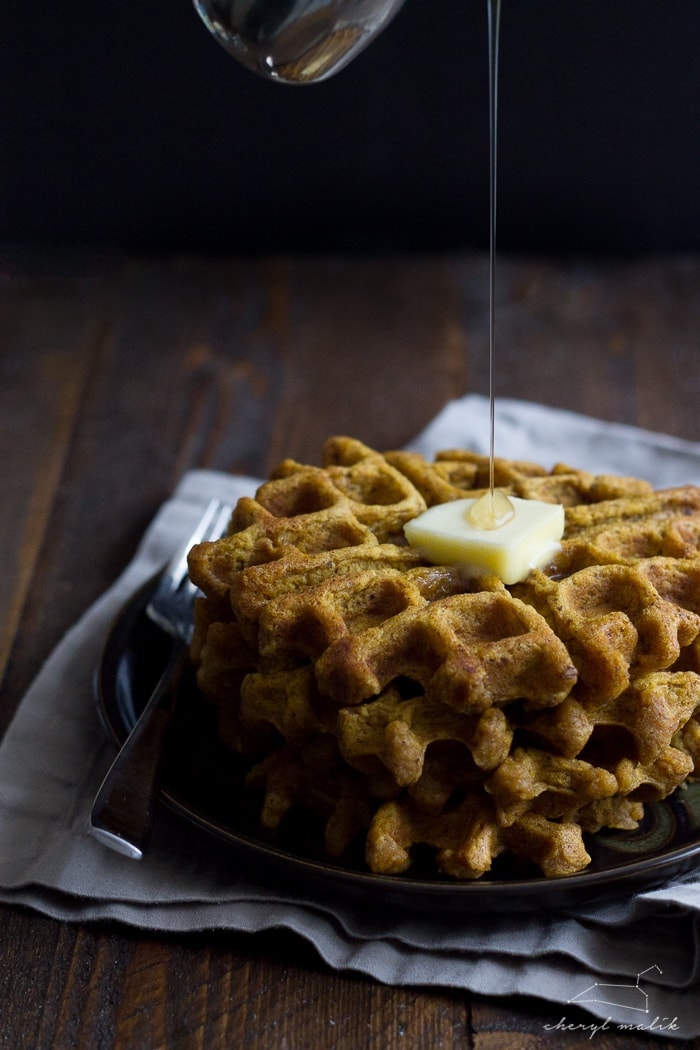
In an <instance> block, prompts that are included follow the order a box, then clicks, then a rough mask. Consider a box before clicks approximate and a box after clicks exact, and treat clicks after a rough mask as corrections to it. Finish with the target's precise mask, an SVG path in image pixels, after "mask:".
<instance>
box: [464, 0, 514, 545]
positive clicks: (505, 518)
mask: <svg viewBox="0 0 700 1050" xmlns="http://www.w3.org/2000/svg"><path fill="white" fill-rule="evenodd" d="M486 3H487V5H488V22H489V489H488V492H486V493H484V495H483V496H482V497H481V499H479V500H477V501H476V503H475V504H474V505H473V506H472V508H471V510H470V511H469V520H470V521H471V523H472V525H476V526H477V527H478V528H480V529H498V528H500V527H501V526H502V525H505V524H506V523H507V522H509V521H511V520H512V518H513V517H514V516H515V508H514V507H513V504H512V503H511V501H510V500H509V499H508V497H507V496H506V494H505V492H499V491H497V490H496V488H495V458H496V453H495V448H496V423H495V418H496V185H497V155H498V150H497V144H498V43H499V35H500V22H501V0H486Z"/></svg>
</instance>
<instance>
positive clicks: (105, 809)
mask: <svg viewBox="0 0 700 1050" xmlns="http://www.w3.org/2000/svg"><path fill="white" fill-rule="evenodd" d="M187 658H188V653H187V646H186V645H185V644H184V643H181V642H179V641H178V642H174V643H173V650H172V653H171V656H170V659H169V661H168V664H167V666H166V668H165V670H164V671H163V674H162V675H161V677H160V679H159V681H158V684H157V685H156V687H155V689H154V691H153V693H152V695H151V697H150V699H149V701H148V703H147V704H146V706H145V707H144V709H143V711H142V712H141V715H140V716H139V718H138V719H137V721H136V723H135V724H134V727H133V729H132V730H131V732H130V733H129V736H128V737H127V739H126V741H125V742H124V744H123V745H122V748H121V750H120V751H119V753H118V754H117V757H116V758H115V760H114V762H113V763H112V765H111V767H110V769H109V771H108V773H107V776H106V777H105V778H104V780H103V782H102V786H101V787H100V789H99V791H98V792H97V795H96V796H95V801H94V802H93V805H92V810H91V812H90V818H89V822H88V831H89V832H90V834H91V835H92V836H93V837H94V838H96V839H98V841H100V842H101V843H102V844H103V845H105V846H109V847H110V849H113V850H116V852H117V853H122V854H124V855H125V856H127V857H131V858H132V859H133V860H140V859H141V858H142V857H143V853H144V850H145V848H146V845H147V843H148V839H149V837H150V834H151V828H152V826H153V812H154V809H155V803H156V799H157V796H158V789H159V787H160V766H161V756H162V745H163V737H164V735H165V731H166V729H167V727H168V724H169V722H170V716H171V714H172V709H173V706H174V700H175V692H176V689H175V685H176V683H177V681H178V679H179V677H180V674H181V673H182V671H183V670H184V667H185V664H186V662H187Z"/></svg>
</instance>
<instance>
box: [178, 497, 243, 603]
mask: <svg viewBox="0 0 700 1050" xmlns="http://www.w3.org/2000/svg"><path fill="white" fill-rule="evenodd" d="M222 508H225V505H224V504H223V503H222V502H221V500H218V499H212V500H210V501H209V504H208V506H207V508H206V510H205V511H204V514H203V515H202V517H201V518H200V520H199V521H198V522H197V526H196V528H195V529H194V530H193V532H192V533H191V534H190V535H189V536H188V537H187V539H186V540H185V542H184V543H183V544H182V546H181V547H179V548H178V549H177V550H176V551H175V554H174V555H173V556H172V558H171V559H170V561H169V562H168V565H167V568H166V570H165V572H164V573H163V577H162V579H163V582H164V583H166V584H167V583H169V584H170V586H172V587H175V586H177V585H179V584H180V582H181V581H182V580H183V579H185V577H186V576H187V555H188V554H189V551H190V548H191V547H194V545H195V544H196V543H201V542H202V541H203V540H205V539H207V538H210V537H211V536H212V535H214V533H213V531H212V529H213V527H214V526H215V524H216V523H217V521H218V520H219V516H220V515H221V513H222ZM225 510H227V511H228V513H230V510H229V508H227V507H226V508H225ZM224 524H225V523H224ZM221 528H222V529H223V525H222V526H221Z"/></svg>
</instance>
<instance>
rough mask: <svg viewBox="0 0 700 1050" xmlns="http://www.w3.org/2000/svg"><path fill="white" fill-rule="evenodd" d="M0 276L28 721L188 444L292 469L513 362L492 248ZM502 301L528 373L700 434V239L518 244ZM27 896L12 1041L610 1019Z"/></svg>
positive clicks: (251, 1044)
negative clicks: (682, 243) (591, 245)
mask: <svg viewBox="0 0 700 1050" xmlns="http://www.w3.org/2000/svg"><path fill="white" fill-rule="evenodd" d="M0 296H1V298H0V368H1V370H2V371H1V375H2V380H1V382H0V462H1V463H2V474H3V499H2V502H1V503H0V543H1V545H2V550H3V570H2V589H1V591H0V622H1V624H2V632H1V634H0V672H1V673H2V676H3V678H2V698H1V701H0V732H1V731H4V729H5V728H6V726H7V724H8V722H9V720H10V719H11V717H12V714H13V712H14V711H15V709H16V707H17V705H18V703H19V702H20V700H21V697H22V695H23V693H24V691H25V690H26V688H27V686H28V685H29V683H30V682H31V680H32V678H33V677H34V675H35V674H36V672H37V671H38V669H39V667H40V665H41V663H42V661H43V660H44V659H45V657H46V656H47V655H48V654H49V653H50V651H51V649H52V648H53V646H54V645H55V644H56V643H57V642H58V641H59V639H60V637H61V635H62V633H63V632H64V631H65V630H66V629H67V628H68V627H69V626H70V625H71V624H72V623H73V622H74V621H75V619H76V618H77V617H78V616H79V615H80V614H81V613H82V612H83V611H84V610H85V608H86V607H87V606H88V605H89V604H90V603H91V602H92V601H93V599H95V598H97V596H98V595H99V594H100V593H101V592H102V591H103V590H104V588H105V587H106V586H107V585H108V584H109V583H110V582H111V581H112V580H113V579H114V578H115V576H116V575H117V574H118V573H119V571H120V570H121V569H122V568H123V566H124V565H125V564H126V563H127V562H128V560H129V558H130V556H131V554H132V552H133V551H134V549H135V546H136V544H137V542H138V540H139V537H140V536H141V534H142V532H143V530H144V528H145V527H146V525H147V523H148V521H149V520H150V518H151V517H152V515H153V514H154V512H155V511H156V509H157V507H158V506H159V504H160V503H161V501H162V500H163V499H164V498H165V497H166V496H167V495H168V493H169V492H170V490H171V489H172V488H173V486H174V484H175V483H176V481H177V480H178V478H179V477H180V475H181V474H182V472H183V471H184V470H186V469H187V468H189V467H202V466H206V467H213V468H220V469H224V470H230V471H242V472H246V473H250V474H254V475H264V474H265V473H267V472H268V470H269V469H270V468H271V467H272V466H273V465H274V464H275V463H276V462H277V461H278V460H279V459H281V458H282V457H283V456H285V455H290V456H294V457H296V458H297V459H300V460H306V461H309V462H315V461H317V459H318V454H319V449H320V446H321V444H322V442H323V440H324V438H325V437H326V436H327V435H329V434H333V433H348V434H352V435H355V436H357V437H360V438H361V439H362V440H364V441H365V442H367V443H368V444H370V445H372V446H374V447H378V448H389V447H397V446H400V445H401V444H403V443H404V442H406V441H407V440H408V439H409V438H410V437H411V436H412V435H413V434H415V433H416V432H417V431H418V430H419V429H420V428H421V427H423V426H424V425H425V424H426V423H427V422H428V421H429V420H430V419H431V417H432V416H434V414H435V413H436V412H437V411H438V410H439V409H440V408H441V407H442V405H444V403H445V402H446V401H447V400H448V399H449V398H452V397H454V396H456V395H460V394H462V393H465V392H468V391H476V392H481V393H486V392H487V390H488V357H487V346H488V281H487V260H485V259H484V258H483V257H471V256H459V257H442V256H438V257H421V258H404V259H372V260H362V259H358V260H348V259H339V258H323V259H317V258H313V259H312V258H309V259H303V258H294V259H291V258H290V259H288V258H275V259H261V260H254V261H250V260H238V259H235V258H221V259H197V258H179V257H173V258H167V259H119V258H115V257H112V256H110V255H100V254H97V253H82V254H81V253H72V254H56V253H46V252H45V253H41V252H37V251H29V250H26V251H20V250H17V251H14V252H12V253H8V252H5V253H4V254H3V255H2V257H0ZM497 316H498V326H499V329H498V392H499V393H500V394H501V395H503V396H511V397H512V396H515V397H523V398H527V399H531V400H539V401H542V402H545V403H548V404H550V405H555V406H561V407H563V408H569V409H575V410H580V411H582V412H586V413H590V414H592V415H596V416H599V417H603V418H605V419H610V420H617V421H623V422H625V423H634V424H639V425H641V426H644V427H649V428H652V429H657V430H663V431H666V432H669V433H672V434H676V435H679V436H682V437H685V438H690V439H694V440H699V439H700V417H699V414H698V404H699V403H700V368H699V367H698V364H699V361H698V351H699V349H700V347H699V342H700V259H697V258H696V259H692V258H690V259H688V258H686V259H667V260H649V261H636V262H628V263H616V262H604V263H590V262H586V261H580V260H573V261H553V260H521V261H518V260H509V259H501V260H500V261H499V269H498V314H497ZM554 458H556V452H555V450H553V459H554ZM1 912H2V922H3V935H2V938H0V975H1V978H0V980H1V987H2V1001H1V1005H0V1047H8V1048H12V1050H15V1048H17V1047H31V1048H48V1047H58V1048H59V1050H63V1048H67V1047H75V1046H77V1047H89V1048H91V1050H92V1048H102V1047H111V1046H117V1047H120V1048H131V1047H133V1048H136V1050H142V1048H144V1050H147V1048H156V1047H157V1048H168V1050H171V1048H175V1047H186V1048H189V1047H203V1048H210V1047H213V1048H216V1047H227V1048H228V1047H234V1046H236V1047H240V1048H241V1050H243V1048H245V1050H269V1048H271V1047H279V1048H282V1047H285V1048H289V1050H302V1048H306V1047H310V1046H315V1047H318V1048H321V1050H324V1048H331V1047H332V1048H338V1050H358V1048H360V1050H361V1048H365V1047H366V1048H377V1050H391V1048H399V1047H401V1048H408V1047H411V1048H413V1047H416V1048H418V1047H420V1048H423V1047H430V1048H435V1050H437V1048H439V1047H464V1048H467V1047H470V1048H471V1047H474V1048H479V1050H488V1048H491V1047H493V1048H495V1047H499V1048H501V1047H502V1048H505V1050H508V1048H512V1050H516V1048H518V1050H521V1048H522V1047H524V1046H527V1047H530V1048H533V1047H540V1046H541V1047H554V1046H555V1045H557V1046H563V1045H565V1046H570V1047H584V1046H589V1045H590V1039H589V1035H590V1033H588V1032H580V1033H576V1034H573V1033H569V1034H568V1035H563V1034H561V1033H560V1034H559V1035H558V1036H557V1037H556V1039H555V1037H554V1036H553V1035H552V1034H550V1033H548V1032H547V1031H545V1030H544V1027H543V1026H544V1025H545V1024H551V1023H552V1022H554V1021H556V1020H557V1018H558V1015H557V1010H556V1009H555V1008H551V1007H549V1006H547V1005H546V1004H542V1003H538V1002H530V1001H525V1000H522V1001H520V1000H519V1001H511V1002H504V1001H502V1000H499V999H485V998H482V997H479V996H471V995H466V994H462V993H457V992H452V991H433V990H428V991H423V990H420V989H413V988H409V989H405V988H385V987H382V986H380V985H378V984H376V983H373V982H372V981H370V980H365V979H363V978H361V977H357V976H353V975H350V974H342V973H341V974H337V973H333V972H330V971H329V970H328V969H327V968H326V967H324V965H323V963H322V962H320V961H319V959H318V957H317V956H316V954H315V953H314V951H313V950H312V949H311V948H310V947H308V946H307V945H306V944H305V943H303V942H302V941H301V940H298V939H295V938H293V937H292V936H290V935H285V934H282V933H269V934H265V935H261V936H245V935H225V936H224V935H214V936H211V935H197V936H182V937H165V936H155V935H154V936H149V935H148V934H145V933H137V932H133V931H132V930H129V929H123V928H118V927H116V926H106V925H104V926H71V925H65V924H62V923H60V922H56V921H53V920H51V919H49V918H45V917H43V916H41V915H38V914H33V913H30V912H29V911H24V910H21V909H15V908H9V907H3V908H2V909H1ZM569 1016H571V1015H569ZM580 1019H581V1021H582V1023H587V1022H590V1017H588V1016H587V1015H584V1014H582V1015H580ZM620 1038H621V1037H619V1036H616V1037H614V1038H613V1039H612V1042H613V1043H614V1044H615V1045H620ZM622 1038H624V1045H625V1046H626V1047H640V1048H641V1047H649V1046H650V1045H666V1042H665V1041H664V1040H658V1039H657V1040H650V1039H648V1038H647V1037H645V1036H639V1037H636V1036H629V1037H627V1036H625V1037H622ZM595 1045H596V1047H598V1048H599V1050H600V1048H603V1047H606V1046H609V1045H611V1037H610V1036H608V1035H606V1034H605V1033H600V1034H599V1035H598V1036H597V1037H596V1044H595ZM693 1045H694V1046H700V1041H697V1040H696V1041H695V1042H694V1044H693Z"/></svg>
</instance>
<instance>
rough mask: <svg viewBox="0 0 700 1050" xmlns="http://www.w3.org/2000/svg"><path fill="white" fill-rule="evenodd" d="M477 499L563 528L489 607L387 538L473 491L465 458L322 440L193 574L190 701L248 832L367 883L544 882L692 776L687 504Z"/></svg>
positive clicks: (626, 481)
mask: <svg viewBox="0 0 700 1050" xmlns="http://www.w3.org/2000/svg"><path fill="white" fill-rule="evenodd" d="M494 480H495V484H496V485H497V486H498V487H499V488H501V489H502V490H503V491H505V492H506V493H508V494H512V495H514V496H519V497H522V498H525V499H527V498H531V499H538V500H543V501H549V502H556V503H561V504H563V505H564V507H565V514H566V528H565V532H564V537H563V540H562V543H561V549H560V550H559V551H558V553H557V554H556V555H555V556H554V557H553V560H552V562H551V564H550V565H548V566H546V567H545V568H544V569H543V570H535V571H532V572H531V573H530V575H529V576H528V577H527V578H526V579H525V580H524V581H522V582H521V583H518V584H515V585H512V586H509V587H506V586H505V585H504V584H503V583H502V582H501V580H500V579H498V578H497V577H495V576H492V575H486V574H483V573H478V572H475V571H474V570H468V569H466V568H464V567H459V566H434V565H431V564H429V563H428V562H427V561H426V560H425V559H424V558H423V557H422V556H421V554H420V552H418V551H417V550H415V549H413V548H411V547H410V546H408V545H407V543H406V540H405V538H404V533H403V527H404V525H405V524H406V522H407V521H409V520H410V519H412V518H414V517H416V516H417V515H418V514H421V513H422V512H423V511H424V510H425V509H426V508H427V507H430V506H433V505H434V504H437V503H443V502H445V501H447V500H454V499H462V498H464V497H466V496H478V495H480V494H481V493H482V492H483V491H484V490H485V488H486V487H487V486H488V484H489V462H488V458H487V457H483V456H479V455H476V454H474V453H470V452H465V451H445V452H442V453H439V454H438V455H437V456H436V458H435V460H434V461H433V462H429V461H428V460H426V459H424V458H423V457H421V456H419V455H417V454H414V453H408V452H389V453H385V454H380V453H379V452H376V451H374V450H372V449H370V448H368V447H367V446H366V445H364V444H362V443H361V442H359V441H356V440H354V439H351V438H345V437H338V438H333V439H331V440H329V441H328V442H327V444H326V446H325V449H324V451H323V458H322V466H320V467H319V466H308V465H303V464H300V463H297V462H295V461H293V460H285V461H284V462H283V463H281V464H280V466H279V467H278V468H277V469H276V470H275V471H274V473H273V475H272V476H271V479H270V480H269V481H268V482H266V483H265V484H263V485H262V486H261V487H260V488H259V490H258V491H257V493H256V496H255V498H244V499H241V500H240V502H239V503H238V505H237V507H236V509H235V510H234V513H233V516H232V520H231V524H230V529H229V533H228V534H227V535H226V536H225V537H224V538H222V539H220V540H217V541H215V542H210V543H203V544H200V545H199V546H197V547H195V548H194V549H193V550H192V552H191V554H190V574H191V577H192V579H193V580H194V582H195V583H196V584H197V585H198V586H199V587H200V588H201V590H202V592H203V595H204V597H202V598H200V599H198V601H197V603H196V624H195V635H194V639H193V643H192V659H193V662H194V665H195V667H196V674H197V684H198V691H199V693H200V695H201V696H202V697H203V698H204V702H207V703H210V704H213V705H214V707H215V709H216V714H217V724H218V732H219V735H220V737H221V739H222V741H224V743H225V744H226V746H227V747H229V748H231V749H232V750H233V751H235V752H236V754H237V755H239V756H245V757H246V760H247V762H248V763H249V770H250V771H249V773H248V776H247V781H246V791H247V792H249V793H250V797H253V798H254V797H258V798H259V800H260V806H259V811H260V825H261V828H263V829H265V830H266V831H267V832H272V833H274V832H276V831H278V830H279V829H281V828H282V827H283V826H284V824H285V821H286V820H288V819H289V816H290V814H292V813H300V812H301V813H308V814H313V816H314V819H315V821H319V823H320V826H322V828H323V832H322V835H323V849H324V850H325V852H326V854H328V855H329V856H331V857H334V858H343V856H344V855H345V854H346V853H347V852H348V851H349V850H350V849H351V848H356V844H357V842H358V841H361V842H362V843H363V846H364V856H365V859H366V864H367V866H368V868H369V869H370V870H371V871H373V872H376V873H382V874H398V873H401V872H405V871H407V870H408V869H409V868H410V867H411V865H412V864H413V863H414V860H415V858H416V857H417V856H420V857H421V862H422V863H424V862H425V859H426V856H427V857H428V858H429V861H430V863H431V865H433V866H434V870H436V871H438V872H440V873H442V874H444V875H447V876H451V877H454V878H458V879H475V878H479V877H480V876H482V875H483V874H484V873H486V872H489V871H490V870H491V867H492V864H493V862H494V860H495V858H497V857H498V856H500V855H502V854H503V855H505V856H507V857H509V858H513V859H515V860H516V862H518V863H522V864H523V865H525V866H527V867H534V868H537V869H539V870H540V871H541V872H543V873H544V874H545V875H547V876H562V875H567V874H571V873H574V872H577V871H581V870H582V869H584V868H585V867H586V866H587V865H588V864H589V863H590V856H589V854H588V852H587V849H586V845H585V838H586V833H588V832H595V831H597V830H599V829H600V828H618V829H633V828H635V827H636V826H637V825H638V823H639V821H640V820H641V818H642V817H643V814H644V805H645V803H648V802H652V801H655V800H658V799H662V798H665V797H666V796H668V795H669V794H671V793H672V792H673V791H674V790H676V788H678V787H679V785H681V784H683V782H684V781H686V780H687V779H688V778H689V777H692V776H693V775H694V774H696V773H698V772H699V771H700V489H698V488H694V487H691V486H688V487H682V488H676V489H668V490H663V491H654V490H653V489H652V488H651V486H650V485H649V484H647V483H646V482H642V481H638V480H636V479H632V478H624V477H617V476H607V475H606V476H600V475H597V476H594V475H591V474H587V473H585V472H583V471H578V470H573V469H571V468H569V467H566V466H563V465H558V466H556V467H555V468H554V469H552V470H551V471H547V470H545V469H544V468H542V467H540V466H538V465H536V464H532V463H524V462H516V461H512V460H499V459H497V460H496V462H495V479H494ZM232 806H235V800H232Z"/></svg>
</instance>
